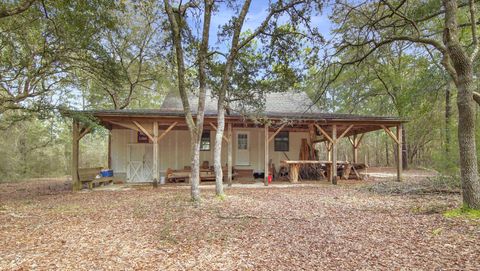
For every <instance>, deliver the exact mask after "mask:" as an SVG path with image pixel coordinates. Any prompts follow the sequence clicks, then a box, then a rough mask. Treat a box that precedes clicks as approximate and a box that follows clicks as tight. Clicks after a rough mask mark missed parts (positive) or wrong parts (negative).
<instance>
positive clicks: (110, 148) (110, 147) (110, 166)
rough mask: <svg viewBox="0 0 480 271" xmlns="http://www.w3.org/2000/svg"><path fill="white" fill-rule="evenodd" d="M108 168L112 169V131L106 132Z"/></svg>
mask: <svg viewBox="0 0 480 271" xmlns="http://www.w3.org/2000/svg"><path fill="white" fill-rule="evenodd" d="M108 168H109V169H112V131H111V130H109V131H108Z"/></svg>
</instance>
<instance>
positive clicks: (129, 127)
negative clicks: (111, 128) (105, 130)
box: [110, 121, 142, 132]
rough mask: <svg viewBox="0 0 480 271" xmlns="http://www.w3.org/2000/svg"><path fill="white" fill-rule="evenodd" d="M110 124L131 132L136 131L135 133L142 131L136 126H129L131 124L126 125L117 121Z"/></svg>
mask: <svg viewBox="0 0 480 271" xmlns="http://www.w3.org/2000/svg"><path fill="white" fill-rule="evenodd" d="M110 123H112V124H115V125H118V126H121V127H124V128H127V129H130V130H134V131H137V132H141V131H142V130H140V129H138V128H137V126H135V125H129V124H126V123H122V122H116V121H110Z"/></svg>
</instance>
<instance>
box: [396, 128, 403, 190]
mask: <svg viewBox="0 0 480 271" xmlns="http://www.w3.org/2000/svg"><path fill="white" fill-rule="evenodd" d="M402 158H403V155H402V125H401V124H399V125H397V181H399V182H400V181H402V165H403V162H402Z"/></svg>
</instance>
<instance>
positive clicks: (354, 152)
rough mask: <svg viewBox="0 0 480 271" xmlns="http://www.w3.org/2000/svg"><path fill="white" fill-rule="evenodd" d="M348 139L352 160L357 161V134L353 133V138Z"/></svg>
mask: <svg viewBox="0 0 480 271" xmlns="http://www.w3.org/2000/svg"><path fill="white" fill-rule="evenodd" d="M348 139H349V140H350V143H352V162H353V163H354V164H355V163H357V161H358V148H357V135H353V140H351V139H350V138H348Z"/></svg>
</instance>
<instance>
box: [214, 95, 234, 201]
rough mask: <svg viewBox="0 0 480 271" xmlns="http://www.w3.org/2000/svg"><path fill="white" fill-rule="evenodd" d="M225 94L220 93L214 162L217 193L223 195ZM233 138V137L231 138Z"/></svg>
mask: <svg viewBox="0 0 480 271" xmlns="http://www.w3.org/2000/svg"><path fill="white" fill-rule="evenodd" d="M224 100H225V95H222V93H220V95H219V98H218V116H217V132H216V133H215V147H214V152H213V163H214V168H215V194H216V195H217V196H223V195H224V192H223V170H222V140H223V134H224V130H225V110H224V108H223V104H224ZM230 140H231V139H230Z"/></svg>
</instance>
